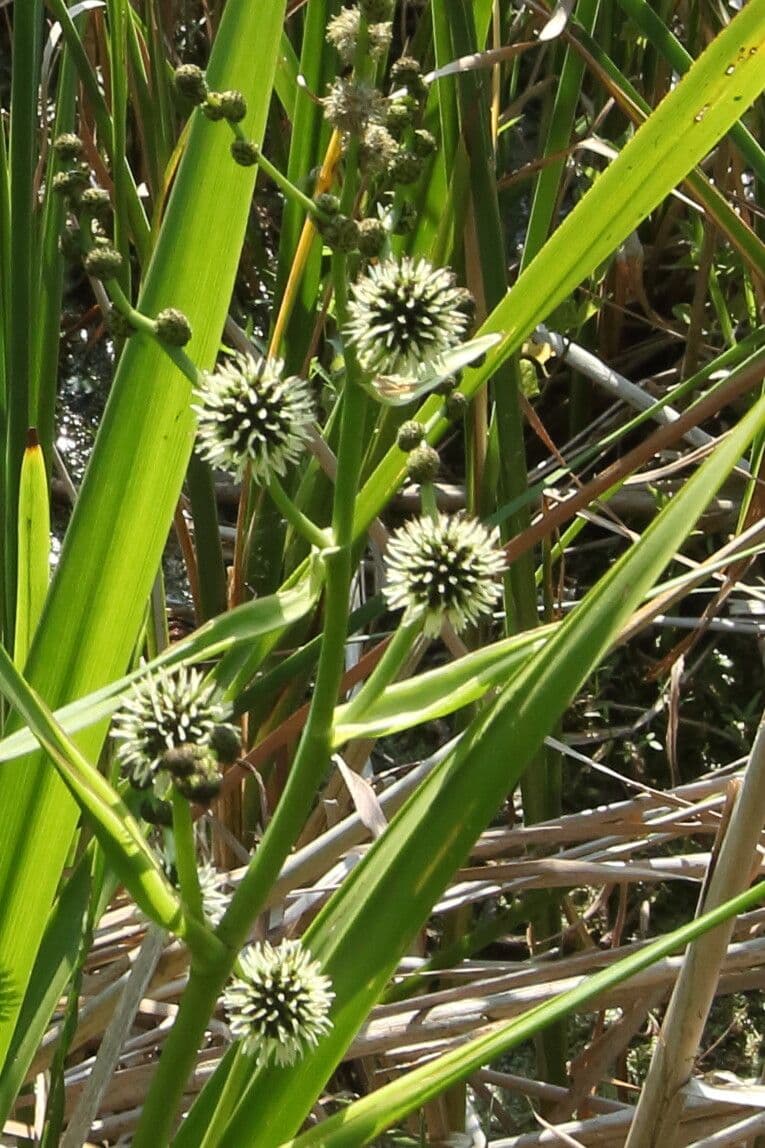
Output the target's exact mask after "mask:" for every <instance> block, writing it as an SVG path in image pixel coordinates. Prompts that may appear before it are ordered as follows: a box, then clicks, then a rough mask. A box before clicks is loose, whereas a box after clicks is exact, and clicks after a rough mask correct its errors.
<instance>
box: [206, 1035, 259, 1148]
mask: <svg viewBox="0 0 765 1148" xmlns="http://www.w3.org/2000/svg"><path fill="white" fill-rule="evenodd" d="M242 1048H243V1045H242V1043H241V1042H240V1044H239V1046H238V1048H237V1050H236V1053H235V1054H234V1061H233V1063H232V1065H231V1068H230V1070H229V1073H228V1075H227V1077H226V1083H225V1084H224V1085H223V1091H222V1092H221V1094H220V1096H219V1098H218V1103H217V1104H216V1106H215V1111H214V1112H213V1114H212V1116H211V1117H210V1122H209V1124H208V1125H207V1129H206V1131H205V1134H204V1138H203V1139H202V1140H201V1142H200V1145H199V1148H216V1146H217V1145H218V1144H220V1142H221V1136H222V1134H223V1129H224V1128H225V1127H226V1124H227V1122H228V1120H229V1117H230V1116H231V1114H232V1112H233V1110H234V1108H235V1106H236V1102H237V1101H238V1100H239V1097H240V1095H241V1093H242V1091H243V1089H244V1085H245V1083H246V1081H247V1079H248V1077H249V1076H250V1075H251V1073H252V1070H253V1057H252V1056H248V1055H247V1054H246V1053H245V1052H243V1051H242Z"/></svg>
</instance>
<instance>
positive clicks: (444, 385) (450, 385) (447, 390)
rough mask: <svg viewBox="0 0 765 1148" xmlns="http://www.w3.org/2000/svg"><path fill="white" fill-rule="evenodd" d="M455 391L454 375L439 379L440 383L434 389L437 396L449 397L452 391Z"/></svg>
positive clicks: (455, 381)
mask: <svg viewBox="0 0 765 1148" xmlns="http://www.w3.org/2000/svg"><path fill="white" fill-rule="evenodd" d="M456 389H457V380H456V379H455V377H454V375H447V376H446V378H445V379H441V382H440V383H439V384H438V386H437V387H436V388H435V393H436V394H437V395H444V396H446V395H450V394H451V393H452V391H456Z"/></svg>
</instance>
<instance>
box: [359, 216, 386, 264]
mask: <svg viewBox="0 0 765 1148" xmlns="http://www.w3.org/2000/svg"><path fill="white" fill-rule="evenodd" d="M387 239H388V232H387V229H386V227H385V224H384V223H383V222H382V220H381V219H362V220H361V222H360V223H359V251H360V252H361V254H362V255H365V256H366V257H367V259H373V258H375V256H377V255H379V254H380V253H381V251H382V250H383V248H384V247H385V243H386V241H387Z"/></svg>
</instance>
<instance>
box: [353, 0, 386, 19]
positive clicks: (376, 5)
mask: <svg viewBox="0 0 765 1148" xmlns="http://www.w3.org/2000/svg"><path fill="white" fill-rule="evenodd" d="M359 8H360V9H361V12H362V15H363V16H364V19H365V20H366V21H367V23H368V24H378V23H380V21H382V20H390V18H391V16H392V15H393V0H359Z"/></svg>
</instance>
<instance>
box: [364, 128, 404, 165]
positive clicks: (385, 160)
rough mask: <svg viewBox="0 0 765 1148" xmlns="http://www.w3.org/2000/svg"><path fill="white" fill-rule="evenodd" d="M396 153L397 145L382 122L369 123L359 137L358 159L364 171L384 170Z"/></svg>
mask: <svg viewBox="0 0 765 1148" xmlns="http://www.w3.org/2000/svg"><path fill="white" fill-rule="evenodd" d="M397 153H398V145H397V143H396V141H395V140H394V138H393V136H392V135H391V134H390V132H389V131H388V129H387V128H385V127H383V126H382V124H369V125H368V126H367V127H366V128H365V129H364V132H363V134H362V137H361V146H360V147H359V159H360V160H361V166H362V167H363V169H364V171H369V172H372V173H375V172H380V171H386V170H387V169H388V168H389V167H390V164H391V163H392V162H393V160H394V159H395V158H396V155H397Z"/></svg>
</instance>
